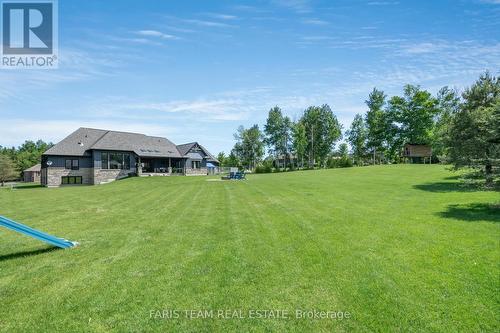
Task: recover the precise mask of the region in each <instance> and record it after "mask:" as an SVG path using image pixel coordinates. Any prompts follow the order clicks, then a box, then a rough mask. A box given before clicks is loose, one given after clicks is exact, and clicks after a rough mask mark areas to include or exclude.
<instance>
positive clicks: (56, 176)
mask: <svg viewBox="0 0 500 333" xmlns="http://www.w3.org/2000/svg"><path fill="white" fill-rule="evenodd" d="M92 170H93V169H92V168H80V169H79V170H69V169H65V168H54V167H49V168H47V184H46V186H48V187H54V186H61V183H62V180H61V177H63V176H80V177H82V184H85V185H92V184H94V175H93V173H92Z"/></svg>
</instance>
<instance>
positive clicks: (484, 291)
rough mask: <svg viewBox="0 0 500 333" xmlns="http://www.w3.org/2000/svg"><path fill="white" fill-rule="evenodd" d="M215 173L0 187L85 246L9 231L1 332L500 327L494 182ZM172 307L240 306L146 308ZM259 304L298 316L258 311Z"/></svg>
mask: <svg viewBox="0 0 500 333" xmlns="http://www.w3.org/2000/svg"><path fill="white" fill-rule="evenodd" d="M207 179H208V178H207V177H150V178H131V179H126V180H122V181H117V182H114V183H111V184H108V185H101V186H89V187H66V188H58V189H45V188H33V187H27V188H22V189H15V190H10V189H1V190H0V215H4V216H7V217H9V218H11V219H14V220H16V221H18V222H21V223H25V224H27V225H30V226H32V227H34V228H38V229H40V230H43V231H46V232H49V233H52V234H55V235H57V236H60V237H65V238H67V239H70V240H75V241H78V242H80V244H81V245H80V246H79V247H78V248H75V249H69V250H52V249H48V248H47V246H45V244H44V243H41V242H39V241H36V240H33V239H31V238H28V237H25V236H22V235H20V234H17V233H14V232H11V231H8V230H6V229H3V228H0V301H1V302H0V331H4V332H16V331H20V332H22V331H40V332H41V331H46V332H56V331H60V332H73V331H87V332H88V331H97V332H107V331H116V332H144V331H158V332H160V331H186V332H188V331H192V332H200V331H202V332H203V331H238V332H245V331H253V332H263V331H267V332H271V331H295V332H307V331H314V332H318V331H332V330H333V331H381V332H382V331H383V332H388V331H392V332H394V331H405V332H407V331H435V332H456V331H463V332H473V331H476V332H477V331H490V332H493V331H498V330H499V329H500V280H499V279H500V278H499V277H500V243H499V242H500V223H499V222H500V212H499V210H498V208H495V207H498V206H497V205H494V203H495V202H496V203H498V202H499V201H500V195H499V193H498V192H493V191H489V192H484V191H477V190H475V189H473V188H468V187H464V186H462V185H461V183H459V181H458V180H457V177H456V174H454V173H451V172H450V171H447V170H446V169H445V168H444V167H442V166H437V165H436V166H429V165H426V166H424V165H403V166H380V167H364V168H349V169H333V170H321V171H302V172H292V173H282V174H268V175H251V176H249V177H248V180H247V181H240V182H237V181H224V182H223V181H207ZM164 309H165V310H167V309H170V310H179V311H180V310H190V309H193V310H214V311H217V310H219V309H222V310H225V309H227V310H241V311H242V312H243V314H244V315H245V316H246V318H242V319H238V318H233V319H217V318H212V319H186V318H184V313H181V314H180V318H177V319H168V318H164V319H159V318H154V317H153V318H151V315H150V314H151V311H153V313H154V314H156V312H155V311H162V310H164ZM265 309H272V310H278V309H283V310H287V311H288V314H289V317H290V318H288V319H251V318H248V315H247V314H248V311H249V310H265ZM296 309H303V310H313V309H315V310H323V311H343V312H344V313H345V312H348V313H349V314H350V318H348V319H343V320H339V319H310V320H304V319H296V318H295V310H296Z"/></svg>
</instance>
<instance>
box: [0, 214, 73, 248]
mask: <svg viewBox="0 0 500 333" xmlns="http://www.w3.org/2000/svg"><path fill="white" fill-rule="evenodd" d="M0 226H2V227H5V228H7V229H10V230H14V231H17V232H19V233H22V234H25V235H28V236H30V237H33V238H36V239H38V240H41V241H42V242H45V243H49V244H51V245H54V246H57V247H60V248H63V249H67V248H68V247H73V246H76V245H78V243H77V242H70V241H69V240H66V239H63V238H59V237H55V236H52V235H49V234H46V233H44V232H41V231H38V230H35V229H33V228H30V227H28V226H25V225H24V224H21V223H17V222H14V221H12V220H9V219H8V218H6V217H3V216H1V215H0Z"/></svg>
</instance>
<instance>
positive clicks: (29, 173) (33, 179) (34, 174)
mask: <svg viewBox="0 0 500 333" xmlns="http://www.w3.org/2000/svg"><path fill="white" fill-rule="evenodd" d="M40 171H41V165H40V164H36V165H33V166H32V167H31V168H28V169H26V170H24V171H23V177H24V182H25V183H38V182H40Z"/></svg>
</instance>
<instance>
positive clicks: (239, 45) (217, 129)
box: [0, 0, 500, 153]
mask: <svg viewBox="0 0 500 333" xmlns="http://www.w3.org/2000/svg"><path fill="white" fill-rule="evenodd" d="M59 57H60V65H59V69H57V70H0V145H3V146H10V145H19V144H21V143H22V142H23V141H24V140H25V139H37V138H41V139H44V140H46V141H54V142H57V141H58V140H60V139H62V138H63V137H64V136H66V135H67V134H69V133H70V132H72V131H73V130H75V129H76V128H78V127H80V126H86V127H97V128H105V129H115V130H125V131H135V132H141V133H145V134H150V135H160V136H166V137H168V138H169V139H171V140H172V141H174V142H175V143H177V144H180V143H184V142H189V141H199V142H200V143H202V144H204V145H205V146H206V147H207V148H208V149H209V150H211V151H212V152H214V153H217V152H219V151H226V152H228V151H229V150H230V149H231V147H232V145H233V143H234V142H233V133H234V132H235V130H236V128H237V127H238V125H240V124H243V125H245V126H249V125H252V124H254V123H258V124H259V125H261V124H263V123H264V122H265V119H266V115H267V112H268V110H269V109H270V108H271V107H272V106H274V105H279V106H281V107H282V108H283V110H284V112H285V113H286V114H287V115H289V116H290V117H291V118H292V119H294V118H298V117H299V116H300V113H301V111H302V110H304V109H305V108H306V107H307V106H310V105H320V104H323V103H328V104H329V105H330V106H331V107H332V109H333V110H334V112H335V113H336V115H337V117H338V118H339V120H340V121H341V122H342V123H343V124H344V127H345V128H347V127H348V126H349V124H350V121H351V120H352V118H353V117H354V115H355V114H356V113H360V112H364V111H365V109H366V108H365V105H364V100H365V99H366V97H367V95H368V93H369V92H370V91H371V89H372V88H373V87H375V86H376V87H378V88H380V89H382V90H384V91H385V92H386V93H387V94H389V95H393V94H400V93H401V90H402V86H403V85H404V84H405V83H412V84H419V85H421V86H422V87H423V88H426V89H428V90H430V91H432V92H433V93H434V92H436V91H437V90H438V89H439V88H440V87H442V86H444V85H448V86H453V87H456V88H457V89H463V88H464V87H465V86H468V85H470V84H471V83H472V82H473V81H474V80H475V79H476V78H477V76H478V75H479V74H480V73H481V72H483V71H485V70H490V71H491V72H492V73H493V74H500V0H468V1H465V0H464V1H460V0H453V1H438V0H435V1H405V0H400V1H394V0H358V1H356V0H345V1H333V0H332V1H312V0H311V1H308V0H290V1H285V0H269V1H242V2H237V1H137V0H136V1H90V0H86V1H70V0H60V1H59Z"/></svg>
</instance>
